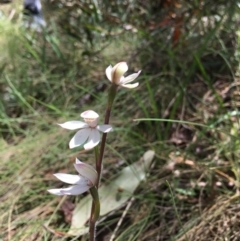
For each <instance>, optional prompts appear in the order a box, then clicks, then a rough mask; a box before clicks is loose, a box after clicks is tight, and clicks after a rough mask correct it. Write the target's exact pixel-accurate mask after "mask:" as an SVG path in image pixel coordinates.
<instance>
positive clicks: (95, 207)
mask: <svg viewBox="0 0 240 241" xmlns="http://www.w3.org/2000/svg"><path fill="white" fill-rule="evenodd" d="M116 93H117V86H116V85H115V84H112V85H111V87H110V89H109V93H108V105H107V109H106V111H105V119H104V124H109V120H110V114H111V110H112V104H113V102H114V99H115V96H116ZM106 139H107V133H103V135H102V141H101V146H100V152H99V150H98V146H97V147H96V148H94V152H95V159H96V170H97V173H98V178H97V183H96V187H93V188H94V189H93V188H91V189H90V192H91V195H92V197H93V200H92V208H91V217H90V221H89V238H90V239H89V240H90V241H95V237H96V222H97V220H98V217H99V214H100V202H99V197H98V191H97V189H98V187H99V184H100V179H101V173H102V160H103V155H104V149H105V144H106Z"/></svg>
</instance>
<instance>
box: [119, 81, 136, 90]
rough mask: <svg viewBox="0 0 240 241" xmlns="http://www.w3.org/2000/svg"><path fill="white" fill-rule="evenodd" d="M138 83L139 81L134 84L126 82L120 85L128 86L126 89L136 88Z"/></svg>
mask: <svg viewBox="0 0 240 241" xmlns="http://www.w3.org/2000/svg"><path fill="white" fill-rule="evenodd" d="M138 85H139V83H138V82H137V83H134V84H126V85H121V86H122V87H125V88H128V89H133V88H136V87H137V86H138Z"/></svg>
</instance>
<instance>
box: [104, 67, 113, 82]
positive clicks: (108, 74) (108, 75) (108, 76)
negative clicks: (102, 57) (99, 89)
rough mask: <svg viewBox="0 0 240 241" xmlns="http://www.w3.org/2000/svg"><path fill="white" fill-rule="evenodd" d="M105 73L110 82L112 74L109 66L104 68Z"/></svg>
mask: <svg viewBox="0 0 240 241" xmlns="http://www.w3.org/2000/svg"><path fill="white" fill-rule="evenodd" d="M105 73H106V76H107V78H108V79H109V80H110V81H111V82H112V74H111V73H112V66H111V65H109V66H108V67H107V68H106V71H105Z"/></svg>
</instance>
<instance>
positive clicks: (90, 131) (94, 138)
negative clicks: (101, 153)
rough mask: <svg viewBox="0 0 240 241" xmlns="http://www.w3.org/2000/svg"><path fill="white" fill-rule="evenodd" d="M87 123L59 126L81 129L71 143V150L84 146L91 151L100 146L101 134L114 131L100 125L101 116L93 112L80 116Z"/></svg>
mask: <svg viewBox="0 0 240 241" xmlns="http://www.w3.org/2000/svg"><path fill="white" fill-rule="evenodd" d="M80 116H81V117H82V118H83V119H84V121H85V122H82V121H67V122H65V123H63V124H59V125H60V126H61V127H63V128H65V129H68V130H76V129H80V130H79V131H78V132H77V133H76V134H75V135H74V137H73V138H72V139H71V140H70V142H69V148H70V149H71V148H74V147H77V146H81V145H82V144H84V143H85V142H86V144H84V146H83V147H84V149H85V150H89V149H92V148H93V147H95V146H96V145H98V143H99V142H100V133H99V131H101V132H104V133H107V132H110V131H112V126H110V125H98V117H99V115H98V114H97V113H96V112H95V111H93V110H87V111H84V112H83V113H82V114H81V115H80Z"/></svg>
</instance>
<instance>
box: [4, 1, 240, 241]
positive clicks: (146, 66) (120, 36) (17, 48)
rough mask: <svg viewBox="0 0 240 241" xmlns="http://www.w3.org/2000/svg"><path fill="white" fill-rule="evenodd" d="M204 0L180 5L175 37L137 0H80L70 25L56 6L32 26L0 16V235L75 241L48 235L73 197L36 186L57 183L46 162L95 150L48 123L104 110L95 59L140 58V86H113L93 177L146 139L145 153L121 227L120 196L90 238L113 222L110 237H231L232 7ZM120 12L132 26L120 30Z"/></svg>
mask: <svg viewBox="0 0 240 241" xmlns="http://www.w3.org/2000/svg"><path fill="white" fill-rule="evenodd" d="M195 2H198V1H195ZM214 4H215V3H212V5H210V6H208V7H207V8H204V10H202V11H199V12H198V11H195V12H194V11H193V10H194V9H195V8H196V6H195V5H194V3H191V4H190V3H189V5H188V6H184V7H185V8H186V9H185V10H186V11H187V12H188V13H189V18H184V22H183V25H184V26H182V35H181V37H180V39H179V42H178V44H177V45H176V46H173V45H172V42H171V40H169V38H168V36H169V34H170V33H169V29H170V27H173V26H168V25H164V26H163V27H159V28H158V27H156V28H155V29H154V28H153V29H151V26H153V27H154V26H158V23H162V21H163V19H157V15H154V14H149V15H144V14H146V13H145V12H144V11H140V10H139V9H140V6H141V5H140V6H139V7H138V6H135V5H132V7H135V8H134V9H135V10H136V11H135V12H134V11H133V12H134V14H136V16H138V17H135V18H134V16H133V15H131V14H132V12H131V8H129V10H128V11H129V12H125V15H124V14H123V13H124V11H123V9H125V6H123V5H122V3H121V2H118V1H116V2H115V3H112V5H109V6H108V7H109V9H110V10H109V11H110V12H111V11H112V12H113V13H114V12H115V13H116V11H117V10H118V12H117V13H118V14H119V15H116V14H115V15H114V14H113V15H111V14H110V12H109V13H108V14H109V15H106V12H105V8H103V9H101V12H98V11H97V9H98V8H99V6H97V5H94V8H93V10H92V11H93V15H91V17H89V11H90V10H89V8H88V5H87V7H86V6H85V5H83V6H81V7H84V6H85V7H86V8H84V11H83V15H82V18H79V19H78V18H76V19H75V20H76V21H82V22H81V24H83V25H82V26H84V27H83V28H81V29H80V30H79V31H80V32H79V33H77V32H76V31H77V28H76V26H77V24H76V22H74V21H73V22H67V23H66V26H65V25H64V26H62V25H61V21H62V20H63V19H64V16H67V14H68V13H67V11H66V12H65V10H64V11H63V10H59V12H61V11H63V13H62V14H63V15H61V16H62V19H59V22H57V23H51V25H50V26H49V29H48V30H46V31H45V32H42V33H37V32H34V31H31V30H26V29H24V28H23V27H20V26H19V25H18V21H9V20H6V19H5V20H0V60H1V61H0V159H1V162H0V163H1V164H0V186H1V190H0V200H1V202H0V231H1V232H0V233H1V234H0V239H3V240H13V241H14V240H16V241H19V240H51V241H54V240H74V238H69V237H64V236H63V237H59V236H58V235H57V234H59V233H58V231H60V232H67V231H68V229H69V226H70V220H71V213H72V209H71V206H72V205H75V204H77V203H78V200H79V198H81V197H76V198H75V197H67V198H62V197H56V196H53V195H50V194H48V193H47V191H46V190H47V189H49V188H52V187H59V186H60V185H61V184H60V183H59V182H58V181H57V180H55V179H54V177H53V175H52V174H53V173H56V172H66V173H74V168H73V165H72V163H73V162H74V159H75V157H76V156H78V157H79V158H80V159H81V160H82V161H85V162H87V163H89V164H94V161H93V160H94V156H93V153H92V152H84V151H82V150H81V149H80V148H78V149H73V150H69V149H68V142H69V140H70V138H71V136H72V135H73V132H69V131H65V130H62V129H61V128H60V127H59V126H57V123H61V122H64V121H67V120H73V119H76V120H77V119H80V117H79V114H80V113H81V112H83V111H84V110H86V109H93V110H95V111H97V112H99V113H101V118H100V119H101V121H103V115H104V111H105V106H106V104H107V89H108V87H109V82H108V80H107V79H106V77H105V68H106V67H107V66H108V65H109V64H112V65H114V64H115V63H117V62H120V61H123V60H126V61H127V62H128V63H129V66H130V71H129V72H130V73H132V72H135V71H137V70H139V69H142V73H141V75H140V77H139V78H138V81H139V82H140V86H139V87H138V88H136V89H134V90H126V89H120V90H119V92H118V96H117V99H116V101H115V103H114V109H113V111H112V118H111V124H112V125H113V126H114V127H115V132H114V133H111V134H109V136H108V141H107V147H106V152H105V159H104V173H103V180H106V179H108V178H110V177H111V176H113V175H115V174H116V173H117V172H118V170H120V169H121V168H122V167H123V166H126V165H128V164H130V163H133V162H135V161H137V160H138V159H139V158H140V157H141V156H142V154H143V153H144V152H145V151H146V150H148V149H152V150H154V151H155V153H156V157H155V160H154V163H153V166H152V168H151V171H150V172H149V175H148V178H147V180H146V181H145V182H143V183H141V185H140V186H139V187H138V189H137V191H136V192H135V194H134V201H133V202H132V204H131V206H130V208H129V210H128V212H127V215H126V216H125V217H123V220H124V221H123V223H122V224H121V226H120V227H117V226H116V224H117V223H118V221H119V219H121V216H122V215H123V212H124V210H125V207H123V208H121V209H120V210H116V211H115V212H114V213H113V214H111V215H108V216H107V217H105V219H104V220H103V221H102V222H101V223H100V224H99V228H98V237H99V238H102V239H104V238H105V240H110V237H111V235H112V232H113V230H115V229H116V230H115V231H116V239H115V240H117V241H121V240H122V241H123V240H129V241H130V240H131V241H133V240H166V241H181V240H189V241H192V240H194V241H198V240H199V241H208V240H209V241H210V240H211V241H212V240H238V237H239V235H240V234H239V233H238V232H239V231H238V225H239V223H238V220H239V217H238V213H239V207H238V202H239V157H240V152H239V140H238V139H239V138H238V136H239V111H238V108H239V88H238V82H239V79H238V76H237V75H236V74H235V73H238V72H239V70H238V68H239V63H238V58H239V39H237V37H238V38H239V36H238V35H237V33H238V29H237V27H236V26H237V21H238V18H239V15H238V14H239V13H238V11H239V8H236V7H235V8H234V7H233V6H232V5H234V4H232V5H231V4H226V6H225V8H224V10H223V9H222V8H221V7H219V8H217V7H216V6H218V5H216V6H215V5H214ZM219 4H220V2H219ZM55 7H56V6H55ZM141 7H142V6H141ZM148 7H149V6H147V7H146V9H147V10H146V11H148V12H149V13H151V11H154V9H150V8H148ZM155 7H157V6H155ZM214 8H216V11H218V12H217V13H218V17H217V18H212V17H213V15H214V13H213V12H212V11H213V9H214ZM116 9H117V10H116ZM195 10H196V9H195ZM69 11H70V12H71V11H75V10H74V8H71V7H69ZM161 11H163V10H161ZM75 14H76V13H75ZM161 14H164V13H163V12H161ZM165 14H168V11H167V10H166V13H165ZM215 15H216V14H215ZM74 16H75V15H74ZM106 16H110V17H111V18H110V20H109V19H108V21H107V20H106V19H107V18H106ZM114 16H115V17H114ZM143 16H145V17H146V16H148V20H149V24H148V25H143V24H144V23H142V22H141V19H142V18H143ZM161 16H162V15H161ZM57 17H59V16H58V15H57V13H56V18H57ZM154 17H155V18H154ZM204 17H206V18H208V19H209V21H213V22H211V24H210V23H209V24H206V23H205V22H204V21H203V18H204ZM101 18H103V19H104V20H105V21H103V22H101V21H102V20H101ZM125 22H127V23H129V24H132V25H133V26H134V27H136V28H137V29H138V32H137V33H132V32H130V31H128V32H127V31H124V30H123V29H122V28H121V24H122V23H125ZM100 23H101V24H100ZM116 23H118V24H116ZM67 24H69V25H68V26H67ZM99 26H101V27H99ZM89 31H90V35H89ZM101 33H104V34H105V35H104V36H102V35H101ZM89 38H92V40H91V41H90V39H89ZM99 89H101V90H99ZM134 120H135V121H134ZM122 160H123V161H124V162H122ZM62 204H63V205H62ZM127 204H128V203H127ZM127 204H126V205H127ZM46 227H48V228H46ZM54 230H56V232H55V233H54ZM234 232H235V233H234ZM224 238H225V239H224ZM78 239H79V240H82V241H83V240H87V237H82V238H78Z"/></svg>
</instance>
